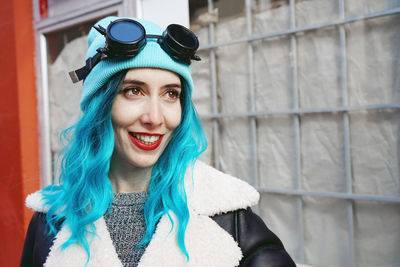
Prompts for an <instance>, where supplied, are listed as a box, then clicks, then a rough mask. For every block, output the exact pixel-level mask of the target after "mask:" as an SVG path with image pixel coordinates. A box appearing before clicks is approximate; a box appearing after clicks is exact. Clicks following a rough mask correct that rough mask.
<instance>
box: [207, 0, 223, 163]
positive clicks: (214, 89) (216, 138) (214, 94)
mask: <svg viewBox="0 0 400 267" xmlns="http://www.w3.org/2000/svg"><path fill="white" fill-rule="evenodd" d="M212 10H213V3H212V0H208V12H211V11H212ZM208 42H209V43H210V44H211V45H213V44H214V23H210V24H209V25H208ZM210 67H211V70H210V72H211V101H212V113H213V114H217V113H218V106H217V104H218V103H217V70H216V65H215V51H214V49H211V50H210ZM212 123H213V124H212V125H213V126H212V132H213V135H212V141H213V152H214V153H213V157H214V167H215V168H216V169H219V168H220V166H219V160H218V158H219V147H218V146H219V143H218V141H219V132H218V128H219V127H218V123H219V122H218V120H217V119H216V117H215V116H213V122H212Z"/></svg>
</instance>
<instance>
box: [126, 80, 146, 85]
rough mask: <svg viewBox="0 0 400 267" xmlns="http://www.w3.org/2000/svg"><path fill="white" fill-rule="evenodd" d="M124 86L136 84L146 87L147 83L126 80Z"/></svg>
mask: <svg viewBox="0 0 400 267" xmlns="http://www.w3.org/2000/svg"><path fill="white" fill-rule="evenodd" d="M123 84H136V85H145V84H146V83H145V82H142V81H139V80H131V79H126V80H124V82H123Z"/></svg>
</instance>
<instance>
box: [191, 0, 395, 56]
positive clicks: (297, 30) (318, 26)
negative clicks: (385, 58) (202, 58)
mask: <svg viewBox="0 0 400 267" xmlns="http://www.w3.org/2000/svg"><path fill="white" fill-rule="evenodd" d="M398 13H400V8H393V9H389V10H385V11H382V12H375V13H371V14H365V15H360V16H353V17H349V18H346V19H341V20H337V21H333V22H327V23H322V24H316V25H310V26H306V27H299V28H294V29H288V30H284V31H279V32H272V33H268V34H261V35H255V36H251V37H247V38H242V39H238V40H234V41H229V42H222V43H219V44H213V45H206V46H202V47H200V48H199V50H207V49H211V48H216V47H221V46H227V45H234V44H240V43H244V42H252V41H257V40H263V39H268V38H274V37H279V36H285V35H290V34H296V33H300V32H307V31H314V30H318V29H321V28H328V27H333V26H338V25H343V24H347V23H351V22H356V21H360V20H366V19H373V18H378V17H382V16H389V15H396V14H398Z"/></svg>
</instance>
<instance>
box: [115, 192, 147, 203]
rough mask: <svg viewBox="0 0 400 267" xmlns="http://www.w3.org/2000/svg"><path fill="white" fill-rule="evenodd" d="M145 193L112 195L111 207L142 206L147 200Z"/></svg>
mask: <svg viewBox="0 0 400 267" xmlns="http://www.w3.org/2000/svg"><path fill="white" fill-rule="evenodd" d="M147 196H148V193H147V191H142V192H131V193H114V197H113V201H112V205H114V206H133V205H135V206H137V205H144V204H145V203H146V200H147Z"/></svg>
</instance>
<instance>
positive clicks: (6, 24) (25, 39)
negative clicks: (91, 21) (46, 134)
mask: <svg viewBox="0 0 400 267" xmlns="http://www.w3.org/2000/svg"><path fill="white" fill-rule="evenodd" d="M0 18H1V20H0V40H1V42H0V181H1V184H0V211H1V212H0V236H1V242H0V266H19V259H20V255H21V250H22V246H23V241H24V236H25V232H26V227H27V225H28V223H29V220H30V217H31V216H32V213H31V212H30V211H28V210H27V209H26V208H25V207H24V200H25V196H26V195H27V194H28V193H30V192H33V191H35V190H37V189H38V188H39V159H38V129H37V123H38V119H37V101H36V87H35V70H34V32H33V18H32V1H31V0H10V1H2V3H1V8H0Z"/></svg>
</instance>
